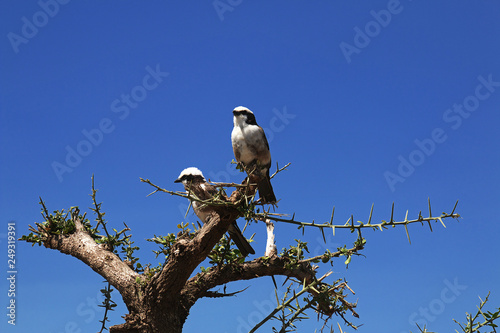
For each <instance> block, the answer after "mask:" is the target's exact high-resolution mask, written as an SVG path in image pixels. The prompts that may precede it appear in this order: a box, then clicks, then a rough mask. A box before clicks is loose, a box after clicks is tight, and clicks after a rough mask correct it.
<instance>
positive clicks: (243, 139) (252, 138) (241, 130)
mask: <svg viewBox="0 0 500 333" xmlns="http://www.w3.org/2000/svg"><path fill="white" fill-rule="evenodd" d="M231 140H232V142H233V146H235V147H236V149H237V150H238V151H239V153H240V161H241V162H243V163H245V164H247V163H250V162H252V161H253V160H254V159H255V158H256V154H257V152H258V151H259V150H261V149H266V147H263V146H264V145H265V144H264V140H263V137H262V131H261V129H260V128H259V126H256V125H247V126H244V127H240V126H235V127H234V128H233V132H232V133H231ZM261 146H262V147H261Z"/></svg>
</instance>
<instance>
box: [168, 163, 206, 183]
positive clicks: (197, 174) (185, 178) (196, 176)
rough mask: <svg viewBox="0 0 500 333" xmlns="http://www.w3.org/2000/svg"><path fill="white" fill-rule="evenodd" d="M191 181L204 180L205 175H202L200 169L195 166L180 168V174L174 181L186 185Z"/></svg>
mask: <svg viewBox="0 0 500 333" xmlns="http://www.w3.org/2000/svg"><path fill="white" fill-rule="evenodd" d="M193 181H201V182H206V180H205V177H203V173H202V172H201V171H200V169H198V168H195V167H190V168H186V169H184V170H182V172H181V174H180V175H179V177H178V178H177V179H176V180H175V181H174V182H175V183H182V184H184V185H187V184H188V183H189V182H193Z"/></svg>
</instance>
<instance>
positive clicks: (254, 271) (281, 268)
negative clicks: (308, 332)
mask: <svg viewBox="0 0 500 333" xmlns="http://www.w3.org/2000/svg"><path fill="white" fill-rule="evenodd" d="M315 270H316V267H313V266H311V265H310V264H309V263H301V264H297V265H293V266H292V265H290V261H289V260H287V259H286V258H283V257H278V256H273V257H270V258H264V257H262V258H257V259H254V260H252V261H247V262H244V263H241V264H230V265H224V266H215V267H212V268H211V269H210V270H208V271H207V272H204V273H200V274H197V275H196V276H194V277H192V278H191V279H189V281H188V282H187V283H186V286H185V287H184V289H183V291H182V292H183V293H184V294H191V295H193V296H194V301H196V299H198V298H200V297H202V296H203V294H204V293H205V292H206V291H207V290H210V289H212V288H214V287H216V286H219V285H223V284H226V283H229V282H234V281H240V280H251V279H254V278H257V277H263V276H274V275H284V276H287V277H293V278H296V279H297V280H299V281H306V284H309V283H311V282H312V281H313V280H314V279H315V277H316V271H315Z"/></svg>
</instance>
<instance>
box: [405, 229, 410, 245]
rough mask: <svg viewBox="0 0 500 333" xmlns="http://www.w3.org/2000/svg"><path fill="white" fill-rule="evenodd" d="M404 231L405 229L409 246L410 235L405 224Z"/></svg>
mask: <svg viewBox="0 0 500 333" xmlns="http://www.w3.org/2000/svg"><path fill="white" fill-rule="evenodd" d="M405 229H406V237H408V242H409V243H410V245H411V240H410V233H409V232H408V225H407V224H405Z"/></svg>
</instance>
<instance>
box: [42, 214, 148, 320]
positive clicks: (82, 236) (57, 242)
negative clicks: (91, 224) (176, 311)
mask: <svg viewBox="0 0 500 333" xmlns="http://www.w3.org/2000/svg"><path fill="white" fill-rule="evenodd" d="M72 219H73V222H74V223H75V227H76V231H75V232H74V233H71V234H59V235H57V234H50V233H47V232H46V230H44V229H43V228H42V227H41V225H39V226H38V232H39V233H40V234H42V235H43V236H44V240H43V245H44V246H45V247H46V248H49V249H53V250H58V251H59V252H61V253H64V254H68V255H71V256H73V257H75V258H77V259H79V260H81V261H82V262H84V263H85V264H87V265H88V266H89V267H90V268H92V270H94V271H95V272H96V273H98V274H99V275H101V276H102V277H103V278H104V279H106V280H107V281H108V282H109V283H111V285H112V286H113V287H115V288H116V289H117V290H118V291H119V292H120V294H121V295H122V297H123V301H124V302H125V304H126V305H127V307H128V309H129V311H134V310H137V308H138V306H139V302H140V297H139V292H138V291H139V285H138V284H137V282H136V279H137V278H138V277H139V274H138V273H136V272H135V271H134V270H132V269H131V268H130V267H129V266H128V265H127V264H125V263H124V262H123V261H122V260H121V259H120V258H119V257H118V256H117V255H116V254H114V253H113V252H111V251H109V250H108V249H107V247H106V245H104V244H97V243H96V242H95V240H94V239H93V238H92V237H91V235H90V234H89V233H88V232H87V231H86V230H85V228H84V226H83V224H82V222H81V221H80V219H79V218H78V217H77V214H74V215H73V217H72Z"/></svg>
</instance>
